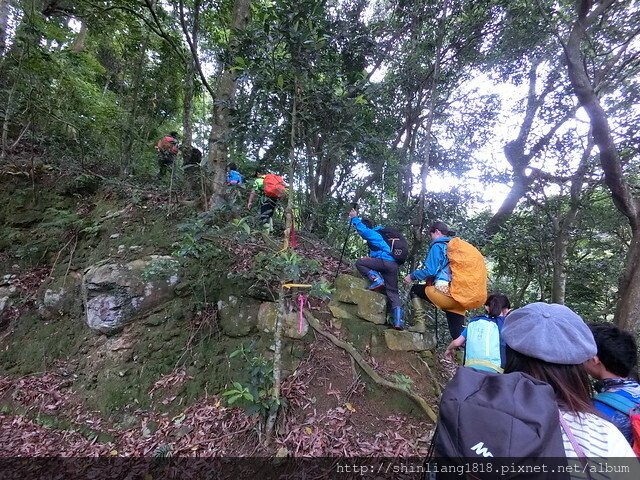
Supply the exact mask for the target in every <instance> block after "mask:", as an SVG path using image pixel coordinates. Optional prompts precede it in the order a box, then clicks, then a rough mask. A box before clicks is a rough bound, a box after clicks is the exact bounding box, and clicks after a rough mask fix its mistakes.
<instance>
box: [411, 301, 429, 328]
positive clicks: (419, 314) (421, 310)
mask: <svg viewBox="0 0 640 480" xmlns="http://www.w3.org/2000/svg"><path fill="white" fill-rule="evenodd" d="M411 306H412V307H413V326H412V327H411V328H410V330H411V331H413V332H420V333H424V332H425V331H426V329H427V320H428V318H429V316H428V314H427V309H428V308H429V303H428V302H427V301H425V300H423V299H421V298H420V297H412V298H411Z"/></svg>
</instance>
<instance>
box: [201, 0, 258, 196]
mask: <svg viewBox="0 0 640 480" xmlns="http://www.w3.org/2000/svg"><path fill="white" fill-rule="evenodd" d="M250 13H251V0H234V2H233V10H232V21H231V31H230V32H229V44H228V46H227V52H226V55H225V57H226V59H225V62H224V68H223V70H222V74H221V76H220V79H219V82H218V88H217V89H216V94H215V98H214V99H213V120H212V125H211V134H210V135H209V153H208V157H207V158H208V162H209V165H210V166H211V170H212V192H213V193H212V195H211V206H215V205H219V204H220V203H221V202H222V201H223V200H224V194H225V181H226V173H227V156H228V145H229V141H230V137H231V133H232V126H231V122H232V119H233V118H232V117H233V112H234V109H235V105H234V102H235V98H236V88H237V76H238V74H237V68H234V62H235V61H236V52H237V51H238V50H239V35H240V34H241V32H242V31H243V30H244V29H245V28H246V27H247V25H248V24H249V16H250Z"/></svg>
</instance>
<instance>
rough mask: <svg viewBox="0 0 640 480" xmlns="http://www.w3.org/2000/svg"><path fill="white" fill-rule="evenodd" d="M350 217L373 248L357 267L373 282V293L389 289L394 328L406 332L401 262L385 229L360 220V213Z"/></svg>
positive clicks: (370, 247) (351, 214)
mask: <svg viewBox="0 0 640 480" xmlns="http://www.w3.org/2000/svg"><path fill="white" fill-rule="evenodd" d="M349 218H350V219H351V220H350V221H351V224H352V225H353V226H354V227H355V229H356V231H357V232H358V234H359V235H360V236H361V237H362V238H363V239H364V240H365V241H366V242H367V245H368V246H369V256H368V257H363V258H360V259H358V260H357V261H356V268H357V269H358V271H359V272H360V273H361V274H362V275H363V276H364V277H367V278H368V279H369V280H371V285H370V286H369V290H376V289H378V288H382V287H384V288H385V293H386V295H387V298H388V299H389V302H390V303H391V313H392V316H393V327H394V328H395V329H397V330H402V329H403V328H404V319H403V318H402V315H403V312H402V302H401V300H400V295H399V294H398V263H397V262H396V259H395V258H394V256H393V254H392V250H391V246H390V245H389V243H387V241H386V240H385V238H384V237H383V235H382V233H381V231H382V230H383V227H381V226H378V227H376V226H375V225H374V223H373V222H372V221H371V220H369V219H367V218H364V219H360V217H358V212H356V211H355V210H354V209H351V211H350V212H349ZM405 248H406V241H405Z"/></svg>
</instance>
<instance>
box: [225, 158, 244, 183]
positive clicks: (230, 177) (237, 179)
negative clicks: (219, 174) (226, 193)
mask: <svg viewBox="0 0 640 480" xmlns="http://www.w3.org/2000/svg"><path fill="white" fill-rule="evenodd" d="M243 183H244V179H243V178H242V175H240V172H239V171H238V166H237V165H236V164H235V163H230V164H229V165H227V185H228V186H236V185H242V184H243Z"/></svg>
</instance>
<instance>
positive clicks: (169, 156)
mask: <svg viewBox="0 0 640 480" xmlns="http://www.w3.org/2000/svg"><path fill="white" fill-rule="evenodd" d="M175 160H176V155H175V154H174V153H171V152H164V151H162V150H160V151H159V152H158V168H159V169H160V171H159V172H158V177H159V178H160V177H164V176H165V174H166V173H167V170H169V166H170V165H173V162H175Z"/></svg>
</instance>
